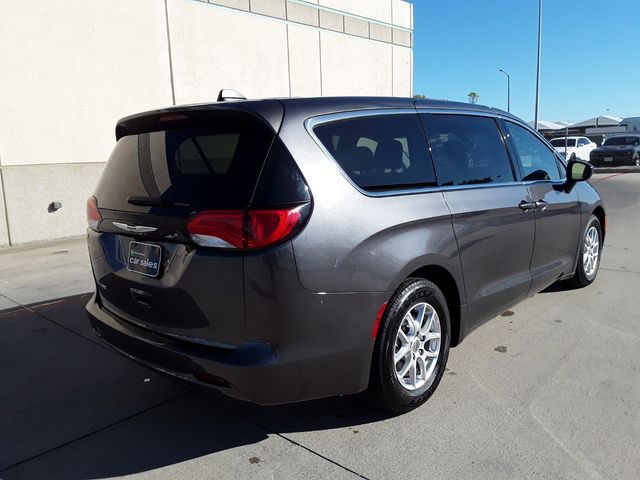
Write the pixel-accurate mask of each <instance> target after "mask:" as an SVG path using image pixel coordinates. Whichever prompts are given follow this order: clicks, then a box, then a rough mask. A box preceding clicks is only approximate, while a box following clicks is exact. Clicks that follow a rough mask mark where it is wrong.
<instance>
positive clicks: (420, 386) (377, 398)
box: [367, 278, 451, 414]
mask: <svg viewBox="0 0 640 480" xmlns="http://www.w3.org/2000/svg"><path fill="white" fill-rule="evenodd" d="M421 312H423V313H422V316H421ZM408 316H411V318H412V319H416V320H417V321H420V319H421V318H423V320H422V322H421V323H422V327H423V328H425V327H426V329H425V330H424V331H423V332H422V334H421V333H420V332H419V331H418V330H417V328H416V324H415V323H413V324H412V323H411V322H410V321H409V320H408ZM431 319H433V321H431ZM382 322H383V323H382V325H380V329H379V334H378V338H377V340H376V344H375V349H374V354H373V361H372V364H371V375H370V382H369V389H368V390H367V394H368V397H369V399H370V401H372V402H373V403H374V404H376V405H377V406H379V407H381V408H383V409H384V410H386V411H389V412H391V413H394V414H399V413H405V412H408V411H410V410H413V409H414V408H416V407H419V406H420V405H422V404H423V403H424V402H426V401H427V400H428V399H429V397H431V395H433V392H435V390H436V388H437V387H438V384H439V383H440V379H441V378H442V375H443V373H444V370H445V366H446V364H447V359H448V358H449V344H450V333H449V332H450V331H451V321H450V317H449V309H448V308H447V302H446V299H445V297H444V295H443V294H442V292H441V291H440V289H439V288H438V287H437V286H436V285H435V284H434V283H432V282H430V281H428V280H424V279H422V278H408V279H407V280H405V281H404V282H403V283H402V285H400V287H399V288H398V290H396V292H395V293H394V295H393V296H392V297H391V300H389V303H388V306H387V310H386V312H385V314H384V317H383V319H382ZM401 328H402V330H403V334H404V336H401V335H400V333H399V330H400V329H401ZM411 328H413V330H411ZM438 330H439V335H440V337H439V338H437V337H436V335H437V334H438ZM415 333H417V334H418V335H416V336H414V334H415ZM423 334H424V335H423ZM425 339H426V340H425ZM403 342H404V344H403ZM407 348H408V350H407ZM401 351H405V352H407V353H405V355H403V356H402V357H401V358H400V359H399V360H398V362H394V355H395V354H396V353H399V352H401ZM436 352H437V353H436ZM434 354H435V355H434ZM407 362H409V366H407ZM411 365H413V367H411ZM405 367H407V368H409V370H408V372H407V373H406V374H405V375H404V376H403V377H402V378H401V377H400V375H401V374H402V373H403V372H402V370H403V369H404V368H405ZM398 370H400V371H398Z"/></svg>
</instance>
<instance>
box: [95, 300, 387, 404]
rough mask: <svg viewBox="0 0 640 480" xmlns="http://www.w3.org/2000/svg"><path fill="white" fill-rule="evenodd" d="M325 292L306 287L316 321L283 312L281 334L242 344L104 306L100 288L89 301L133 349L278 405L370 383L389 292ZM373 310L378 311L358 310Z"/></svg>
mask: <svg viewBox="0 0 640 480" xmlns="http://www.w3.org/2000/svg"><path fill="white" fill-rule="evenodd" d="M318 297H319V296H318V295H314V294H310V293H306V294H305V295H304V298H305V299H306V301H302V302H301V304H300V307H301V308H302V306H303V305H302V304H304V310H303V312H305V313H306V315H307V317H308V318H307V320H308V321H304V320H305V319H304V318H303V315H302V314H301V313H298V314H294V315H286V314H284V315H283V316H280V317H275V318H276V319H277V321H276V323H277V324H278V327H276V331H279V332H280V334H281V338H280V339H277V340H276V339H275V338H274V339H273V340H272V341H270V342H261V341H247V342H245V343H242V344H240V345H238V346H237V348H235V349H225V348H217V347H212V346H208V345H202V344H198V343H193V342H190V341H188V340H184V339H179V338H175V337H170V336H165V335H161V334H158V333H155V332H151V331H149V330H147V329H145V328H141V327H140V326H138V325H134V324H132V323H131V322H128V321H126V320H123V319H121V318H119V317H118V316H116V315H114V314H113V313H112V312H110V311H108V310H106V309H104V308H103V307H102V306H101V305H100V301H99V299H98V298H97V295H96V294H94V296H93V297H92V298H91V300H90V301H89V303H88V304H87V307H86V309H87V313H88V316H89V320H90V322H91V325H92V326H93V329H94V331H95V332H96V334H97V335H98V337H100V338H101V339H102V340H103V341H104V342H105V343H107V344H108V345H109V346H111V347H112V348H113V349H114V350H116V351H118V352H119V353H121V354H123V355H125V356H126V357H129V358H130V359H132V360H134V361H136V362H138V363H140V364H142V365H145V366H147V367H150V368H152V369H155V370H158V371H160V372H163V373H165V374H169V375H171V376H174V377H178V378H180V379H183V380H187V381H189V382H193V383H197V384H200V385H204V386H207V387H213V388H216V389H218V390H219V391H221V392H222V393H224V394H226V395H228V396H230V397H233V398H237V399H240V400H246V401H251V402H254V403H257V404H260V405H276V404H283V403H292V402H297V401H302V400H310V399H314V398H320V397H327V396H333V395H343V394H352V393H357V392H360V391H362V390H364V389H366V388H367V386H368V383H369V371H370V366H371V356H372V352H373V346H374V343H375V340H374V339H372V338H371V328H372V326H373V319H374V318H375V315H376V313H377V310H376V308H378V307H376V305H380V303H381V302H383V301H386V298H388V294H351V295H350V294H342V295H323V296H320V300H318ZM367 310H371V312H370V314H366V313H365V314H364V315H360V314H358V312H361V311H365V312H366V311H367ZM330 312H331V313H333V314H330ZM336 312H349V313H348V315H340V314H337V315H336ZM264 313H266V312H265V311H263V318H264ZM283 313H284V312H283ZM294 326H297V327H294Z"/></svg>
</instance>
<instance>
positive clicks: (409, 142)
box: [313, 114, 436, 191]
mask: <svg viewBox="0 0 640 480" xmlns="http://www.w3.org/2000/svg"><path fill="white" fill-rule="evenodd" d="M313 132H314V133H315V135H316V136H317V137H318V139H319V140H320V142H321V143H322V145H323V146H324V147H325V149H326V150H327V151H328V152H329V154H330V155H331V156H332V157H333V158H334V159H335V160H336V162H337V163H338V164H339V165H340V167H341V168H342V170H343V171H344V172H345V173H346V174H347V176H348V177H349V178H350V179H351V180H352V181H353V183H355V184H356V185H357V186H358V187H360V188H361V189H363V190H367V191H383V190H393V189H402V188H419V187H433V186H436V179H435V174H434V171H433V165H432V163H431V160H430V158H429V156H428V152H427V144H426V139H425V136H424V132H423V130H422V126H421V124H420V119H419V118H418V115H417V114H393V115H375V116H369V117H354V118H348V119H344V120H337V121H333V122H327V123H322V124H320V125H317V126H316V127H314V129H313Z"/></svg>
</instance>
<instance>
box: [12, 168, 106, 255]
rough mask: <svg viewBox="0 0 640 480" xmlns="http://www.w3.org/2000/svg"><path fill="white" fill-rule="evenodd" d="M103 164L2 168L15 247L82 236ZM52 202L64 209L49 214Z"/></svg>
mask: <svg viewBox="0 0 640 480" xmlns="http://www.w3.org/2000/svg"><path fill="white" fill-rule="evenodd" d="M103 168H104V163H84V164H67V165H56V164H51V165H28V166H13V167H2V175H3V177H4V188H5V194H6V198H7V212H8V217H9V229H10V231H11V241H12V244H13V245H17V244H21V243H27V242H36V241H42V240H45V239H46V240H54V239H58V238H65V237H73V236H76V235H82V233H83V232H84V231H85V230H86V227H87V220H86V215H85V205H86V201H87V197H88V196H89V195H91V192H93V189H94V187H95V185H96V183H97V181H98V178H99V176H100V173H101V172H102V169H103ZM53 201H59V202H62V208H61V209H60V210H58V211H57V212H54V213H48V212H47V206H48V205H49V203H51V202H53Z"/></svg>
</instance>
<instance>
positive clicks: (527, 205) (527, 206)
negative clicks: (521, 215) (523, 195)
mask: <svg viewBox="0 0 640 480" xmlns="http://www.w3.org/2000/svg"><path fill="white" fill-rule="evenodd" d="M518 207H520V210H524V211H525V212H526V211H527V210H533V209H535V208H537V205H536V202H527V201H526V200H522V201H521V202H520V203H519V204H518Z"/></svg>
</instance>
